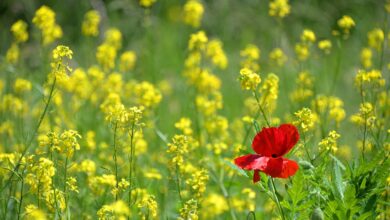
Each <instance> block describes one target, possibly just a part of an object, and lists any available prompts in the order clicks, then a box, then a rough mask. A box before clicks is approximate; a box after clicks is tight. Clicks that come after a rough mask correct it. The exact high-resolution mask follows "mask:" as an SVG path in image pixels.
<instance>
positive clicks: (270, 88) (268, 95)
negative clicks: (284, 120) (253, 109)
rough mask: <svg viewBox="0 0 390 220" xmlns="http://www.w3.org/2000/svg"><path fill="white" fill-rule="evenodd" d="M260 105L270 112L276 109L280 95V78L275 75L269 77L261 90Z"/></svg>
mask: <svg viewBox="0 0 390 220" xmlns="http://www.w3.org/2000/svg"><path fill="white" fill-rule="evenodd" d="M259 92H260V94H261V96H260V104H261V106H264V108H266V109H267V111H268V112H273V111H274V110H275V108H276V100H277V99H278V93H279V77H278V76H277V75H275V74H273V73H270V74H268V75H267V78H266V79H265V80H264V82H263V84H262V85H261V87H260V90H259Z"/></svg>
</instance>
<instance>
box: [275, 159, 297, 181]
mask: <svg viewBox="0 0 390 220" xmlns="http://www.w3.org/2000/svg"><path fill="white" fill-rule="evenodd" d="M298 169H299V166H298V163H297V162H295V161H293V160H289V159H286V158H283V168H282V172H280V174H279V175H278V176H277V177H279V178H288V177H290V176H293V175H294V174H295V173H296V172H297V171H298Z"/></svg>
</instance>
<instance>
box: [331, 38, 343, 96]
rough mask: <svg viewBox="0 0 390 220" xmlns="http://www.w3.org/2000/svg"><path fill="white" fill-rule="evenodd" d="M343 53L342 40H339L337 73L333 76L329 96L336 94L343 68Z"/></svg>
mask: <svg viewBox="0 0 390 220" xmlns="http://www.w3.org/2000/svg"><path fill="white" fill-rule="evenodd" d="M341 52H342V45H341V41H340V39H338V40H337V57H336V59H337V60H336V67H335V73H334V75H333V80H332V85H331V87H330V91H329V94H330V95H332V94H333V92H334V89H335V88H336V81H337V79H338V78H339V74H340V67H341Z"/></svg>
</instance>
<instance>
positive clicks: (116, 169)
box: [113, 122, 119, 201]
mask: <svg viewBox="0 0 390 220" xmlns="http://www.w3.org/2000/svg"><path fill="white" fill-rule="evenodd" d="M117 128H118V123H117V122H116V123H115V127H114V156H113V157H114V163H115V181H116V184H115V187H116V189H117V190H118V184H119V179H118V160H117V155H116V154H117V149H116V130H117ZM115 201H118V192H117V193H116V194H115Z"/></svg>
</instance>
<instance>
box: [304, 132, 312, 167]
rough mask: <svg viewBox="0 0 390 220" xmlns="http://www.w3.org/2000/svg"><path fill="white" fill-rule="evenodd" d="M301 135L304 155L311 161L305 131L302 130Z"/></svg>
mask: <svg viewBox="0 0 390 220" xmlns="http://www.w3.org/2000/svg"><path fill="white" fill-rule="evenodd" d="M302 136H303V148H304V149H305V152H306V156H307V157H308V158H309V160H310V162H313V159H312V158H311V156H310V154H309V150H308V149H307V147H306V133H305V132H302Z"/></svg>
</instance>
